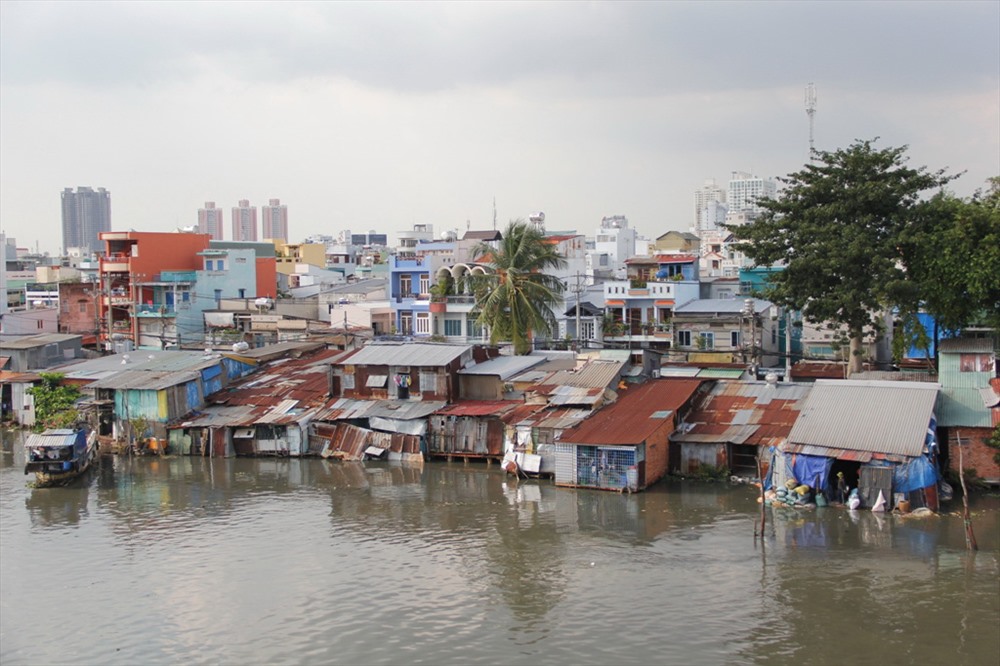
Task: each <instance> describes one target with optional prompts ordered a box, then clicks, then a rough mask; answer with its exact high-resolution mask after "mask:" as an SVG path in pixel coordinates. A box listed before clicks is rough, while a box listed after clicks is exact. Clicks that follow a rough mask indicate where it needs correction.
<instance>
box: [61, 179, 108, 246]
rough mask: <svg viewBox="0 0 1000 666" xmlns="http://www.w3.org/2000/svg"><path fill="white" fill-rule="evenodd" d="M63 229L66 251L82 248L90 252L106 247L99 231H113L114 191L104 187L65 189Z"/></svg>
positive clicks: (63, 197)
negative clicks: (112, 208)
mask: <svg viewBox="0 0 1000 666" xmlns="http://www.w3.org/2000/svg"><path fill="white" fill-rule="evenodd" d="M62 231H63V250H64V251H65V250H66V249H67V248H71V247H78V248H81V249H83V250H84V251H85V252H86V253H88V254H89V253H91V252H95V251H97V250H102V249H104V244H103V243H102V242H101V240H100V238H99V237H98V234H100V233H101V232H102V231H111V193H110V192H108V191H107V190H106V189H104V188H103V187H99V188H97V190H96V191H95V190H94V189H93V188H90V187H78V188H76V192H74V191H73V188H71V187H67V188H66V189H64V190H63V191H62Z"/></svg>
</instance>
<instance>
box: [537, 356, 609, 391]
mask: <svg viewBox="0 0 1000 666" xmlns="http://www.w3.org/2000/svg"><path fill="white" fill-rule="evenodd" d="M624 367H625V362H624V361H604V360H595V361H589V362H588V363H586V364H585V365H584V366H583V367H582V368H579V369H577V370H560V371H558V372H553V373H552V374H551V375H549V376H548V377H547V378H546V379H545V380H543V381H544V383H545V385H546V386H576V387H580V388H601V389H604V388H609V387H611V386H614V385H615V384H616V383H617V382H618V378H619V377H620V376H621V374H622V369H623V368H624Z"/></svg>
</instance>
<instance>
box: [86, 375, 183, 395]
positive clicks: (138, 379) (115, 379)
mask: <svg viewBox="0 0 1000 666" xmlns="http://www.w3.org/2000/svg"><path fill="white" fill-rule="evenodd" d="M198 376H199V375H198V373H197V372H191V371H183V372H147V371H144V370H127V371H125V372H120V373H118V374H117V375H114V376H111V377H108V378H106V379H101V380H99V381H96V382H94V383H93V384H91V386H93V387H94V388H101V389H115V390H126V389H129V390H133V391H159V390H162V389H165V388H170V387H171V386H177V385H179V384H185V383H187V382H190V381H194V380H196V379H198Z"/></svg>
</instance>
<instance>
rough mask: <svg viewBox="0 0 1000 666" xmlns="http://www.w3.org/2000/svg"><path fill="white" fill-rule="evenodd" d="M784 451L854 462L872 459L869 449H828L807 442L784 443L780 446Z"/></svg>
mask: <svg viewBox="0 0 1000 666" xmlns="http://www.w3.org/2000/svg"><path fill="white" fill-rule="evenodd" d="M781 450H782V451H784V452H785V453H804V454H806V455H807V456H821V457H825V458H836V459H838V460H851V461H854V462H868V461H869V460H871V459H872V452H871V451H850V450H847V449H830V448H827V447H825V446H810V445H808V444H790V443H787V442H786V443H785V444H784V446H782V447H781Z"/></svg>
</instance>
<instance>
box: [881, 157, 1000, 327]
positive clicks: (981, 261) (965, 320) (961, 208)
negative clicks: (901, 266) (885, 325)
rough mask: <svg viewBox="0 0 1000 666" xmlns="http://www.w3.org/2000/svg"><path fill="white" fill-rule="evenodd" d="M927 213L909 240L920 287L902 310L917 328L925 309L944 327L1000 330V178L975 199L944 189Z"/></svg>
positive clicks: (909, 260) (910, 265)
mask: <svg viewBox="0 0 1000 666" xmlns="http://www.w3.org/2000/svg"><path fill="white" fill-rule="evenodd" d="M922 212H923V214H922V215H921V216H920V217H919V219H918V220H917V223H916V224H914V225H912V226H911V227H909V228H908V229H907V230H906V232H905V233H904V243H903V247H904V253H905V254H906V264H907V273H908V275H909V277H910V278H911V279H912V280H913V282H914V284H915V287H914V289H913V295H914V300H913V301H912V302H910V303H903V304H901V308H900V310H901V313H902V314H903V316H904V317H907V318H908V319H909V321H911V322H913V323H914V327H911V330H913V328H915V324H916V322H915V314H916V312H917V311H918V310H919V309H922V310H924V311H926V312H928V313H930V314H932V315H934V317H935V319H936V321H937V323H938V325H939V326H940V327H941V328H942V329H944V330H958V329H960V328H963V327H965V326H967V325H970V324H982V325H986V326H990V327H993V328H996V329H1000V177H995V178H992V179H991V181H990V187H989V189H988V190H987V191H986V192H985V193H984V192H982V191H980V192H977V193H976V194H975V195H973V196H972V197H971V198H969V199H960V198H957V197H955V196H953V195H951V194H948V193H942V194H939V195H938V196H936V197H934V198H933V199H931V201H930V202H928V205H927V206H925V207H924V209H923V211H922ZM916 333H917V335H920V334H922V333H924V332H923V331H919V330H918V331H916ZM907 342H909V341H907Z"/></svg>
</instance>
